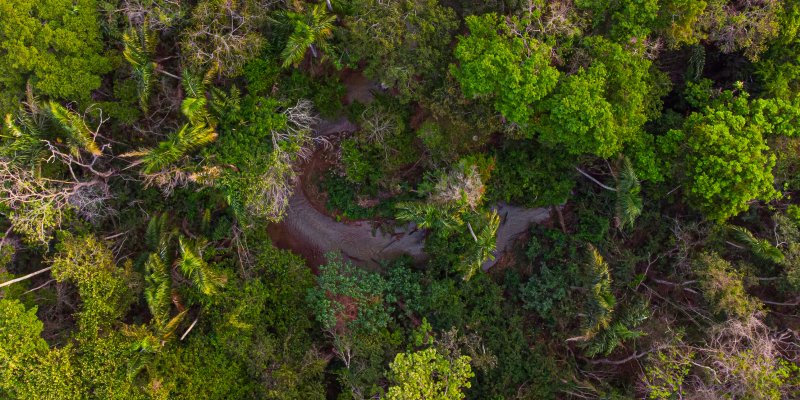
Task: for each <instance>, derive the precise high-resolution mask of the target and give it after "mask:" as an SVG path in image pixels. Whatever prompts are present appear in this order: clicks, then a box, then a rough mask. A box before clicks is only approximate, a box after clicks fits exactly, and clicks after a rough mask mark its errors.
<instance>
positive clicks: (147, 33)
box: [122, 24, 158, 112]
mask: <svg viewBox="0 0 800 400" xmlns="http://www.w3.org/2000/svg"><path fill="white" fill-rule="evenodd" d="M156 39H157V33H156V32H155V31H152V30H150V27H149V26H148V25H147V24H143V25H142V27H141V28H140V29H136V28H133V27H131V28H129V29H128V30H127V31H125V34H124V35H123V36H122V42H123V44H124V45H125V49H124V50H123V51H122V55H123V57H125V60H126V61H128V63H129V64H131V68H133V76H134V78H135V79H136V90H137V92H138V93H139V107H141V108H142V110H143V111H144V112H147V108H148V102H149V100H150V92H151V91H152V89H153V81H154V79H155V72H156V68H158V64H156V63H155V62H154V61H153V56H154V53H155V50H156V44H157V43H156Z"/></svg>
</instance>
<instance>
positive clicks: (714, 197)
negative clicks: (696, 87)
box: [672, 95, 778, 221]
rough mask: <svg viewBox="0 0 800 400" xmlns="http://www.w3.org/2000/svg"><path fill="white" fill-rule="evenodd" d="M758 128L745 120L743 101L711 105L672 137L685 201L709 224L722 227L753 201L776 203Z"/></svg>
mask: <svg viewBox="0 0 800 400" xmlns="http://www.w3.org/2000/svg"><path fill="white" fill-rule="evenodd" d="M764 133H765V131H764V126H763V124H761V125H760V124H758V120H750V118H749V109H748V107H747V100H746V95H744V96H740V97H737V98H736V99H734V100H733V101H732V102H728V103H722V104H716V105H711V106H708V107H706V108H705V110H703V112H701V113H700V112H695V113H692V115H690V116H689V118H687V119H686V122H685V123H684V128H683V129H682V130H681V131H673V132H672V134H675V135H677V136H678V137H680V138H682V140H683V141H684V142H685V146H686V154H685V160H686V161H685V162H686V168H685V170H686V179H687V186H688V187H687V192H688V193H687V195H688V196H689V198H690V200H691V201H692V202H693V203H694V204H695V205H696V206H697V207H699V208H700V209H701V210H702V211H703V212H704V213H705V214H706V215H707V216H708V217H709V218H710V219H713V220H717V221H724V220H726V219H728V218H730V217H732V216H734V215H736V214H739V213H740V212H742V211H744V210H746V209H747V208H748V207H749V203H750V202H752V201H754V200H763V201H768V200H772V199H775V198H777V197H778V193H777V192H776V191H775V189H774V188H773V179H774V178H773V176H772V168H773V167H774V166H775V156H774V155H772V154H770V153H769V147H767V145H766V143H764Z"/></svg>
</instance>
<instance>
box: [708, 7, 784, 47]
mask: <svg viewBox="0 0 800 400" xmlns="http://www.w3.org/2000/svg"><path fill="white" fill-rule="evenodd" d="M707 3H708V5H707V6H706V9H705V11H703V14H702V16H701V17H700V19H699V21H698V25H699V26H700V27H701V29H702V30H703V31H705V32H707V33H708V38H709V39H710V40H711V41H712V42H714V44H716V45H717V47H719V49H720V50H722V52H724V53H733V52H737V51H740V52H742V53H744V55H745V56H746V57H747V58H749V59H750V60H752V61H756V60H758V59H759V56H760V54H761V53H762V52H763V51H764V50H766V47H767V45H768V43H769V42H770V40H772V39H773V38H775V37H776V36H777V34H778V28H779V26H780V25H779V21H778V17H779V15H780V14H781V11H782V2H780V1H776V0H757V1H739V0H735V1H726V0H710V1H708V2H707Z"/></svg>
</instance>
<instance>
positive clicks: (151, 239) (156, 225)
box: [144, 213, 168, 251]
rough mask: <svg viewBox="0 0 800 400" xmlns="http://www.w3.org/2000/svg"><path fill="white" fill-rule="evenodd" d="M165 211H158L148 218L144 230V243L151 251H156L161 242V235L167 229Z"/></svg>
mask: <svg viewBox="0 0 800 400" xmlns="http://www.w3.org/2000/svg"><path fill="white" fill-rule="evenodd" d="M167 218H168V215H167V213H160V214H156V215H154V216H153V217H152V218H150V221H149V222H148V223H147V230H146V231H145V235H144V239H145V244H146V245H147V247H148V248H150V250H152V251H156V250H157V249H158V248H159V245H160V244H161V242H162V235H164V234H165V233H166V231H167Z"/></svg>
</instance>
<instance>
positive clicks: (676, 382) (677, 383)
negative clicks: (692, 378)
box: [642, 347, 694, 400]
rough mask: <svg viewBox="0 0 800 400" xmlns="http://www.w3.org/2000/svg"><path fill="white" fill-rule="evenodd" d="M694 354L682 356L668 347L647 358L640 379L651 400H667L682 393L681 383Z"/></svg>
mask: <svg viewBox="0 0 800 400" xmlns="http://www.w3.org/2000/svg"><path fill="white" fill-rule="evenodd" d="M693 356H694V352H689V354H684V353H683V352H682V351H681V350H680V349H678V348H675V347H668V348H667V349H665V350H661V351H658V352H656V353H655V354H653V355H650V356H649V357H648V363H647V366H646V367H645V373H644V376H643V378H642V380H643V381H644V384H645V390H646V391H647V398H648V399H651V400H656V399H658V400H668V399H672V398H674V396H676V395H677V396H680V395H681V394H682V393H683V388H682V386H683V383H684V381H685V380H686V377H687V375H688V374H689V370H690V369H691V359H692V357H693Z"/></svg>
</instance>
